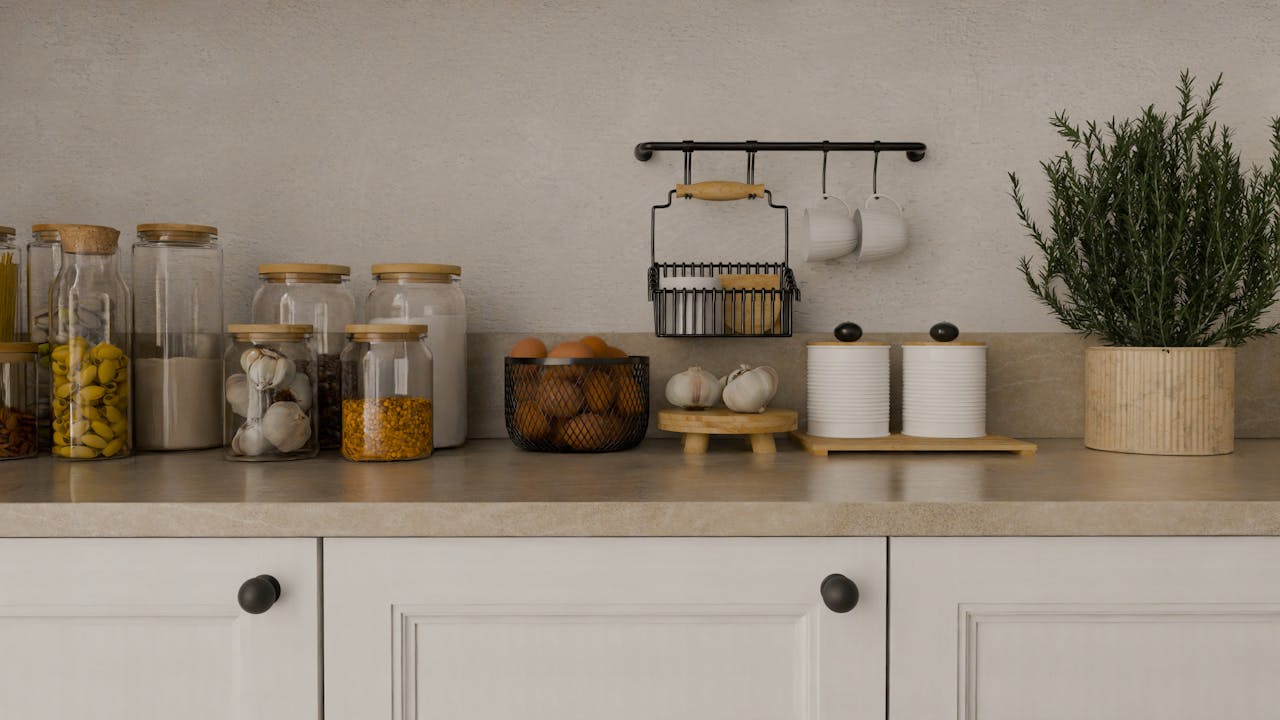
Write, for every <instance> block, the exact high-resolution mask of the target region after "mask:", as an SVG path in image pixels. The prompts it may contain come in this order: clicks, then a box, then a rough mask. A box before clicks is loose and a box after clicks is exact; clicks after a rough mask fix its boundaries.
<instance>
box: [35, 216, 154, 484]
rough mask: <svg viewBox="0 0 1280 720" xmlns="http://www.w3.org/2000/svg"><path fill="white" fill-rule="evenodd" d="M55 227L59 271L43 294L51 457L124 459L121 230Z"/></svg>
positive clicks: (125, 305) (125, 294) (125, 316)
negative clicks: (118, 251)
mask: <svg viewBox="0 0 1280 720" xmlns="http://www.w3.org/2000/svg"><path fill="white" fill-rule="evenodd" d="M54 227H55V228H56V230H57V232H58V234H59V237H60V239H61V243H62V266H61V267H60V268H59V270H58V276H57V277H56V278H55V279H54V281H53V287H52V288H51V289H50V291H49V306H50V307H49V310H50V324H49V327H50V344H51V347H52V349H51V350H50V352H49V359H50V367H51V376H52V383H51V385H52V392H51V397H50V399H49V402H50V407H51V410H52V415H53V423H52V425H53V454H54V455H55V456H57V457H60V458H66V459H70V460H102V459H108V458H121V457H128V456H129V454H130V453H131V452H132V450H133V443H132V441H131V430H132V428H131V426H130V419H129V409H130V404H129V400H130V392H129V388H130V382H129V372H130V367H129V350H130V334H129V324H130V318H129V308H130V302H129V287H128V286H127V285H126V284H125V282H124V278H123V277H121V276H120V269H119V267H118V265H117V263H116V244H117V242H118V241H119V238H120V231H119V230H116V229H114V228H109V227H100V226H97V225H57V226H54Z"/></svg>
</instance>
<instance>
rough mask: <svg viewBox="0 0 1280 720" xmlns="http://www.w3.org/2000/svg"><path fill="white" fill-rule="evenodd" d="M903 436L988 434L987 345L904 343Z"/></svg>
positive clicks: (937, 436) (968, 343)
mask: <svg viewBox="0 0 1280 720" xmlns="http://www.w3.org/2000/svg"><path fill="white" fill-rule="evenodd" d="M902 434H903V435H913V436H915V437H934V438H976V437H983V436H985V435H986V434H987V345H986V343H977V342H950V343H941V342H918V343H903V345H902Z"/></svg>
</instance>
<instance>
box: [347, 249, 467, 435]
mask: <svg viewBox="0 0 1280 720" xmlns="http://www.w3.org/2000/svg"><path fill="white" fill-rule="evenodd" d="M371 270H372V272H373V277H374V279H375V280H376V281H377V284H376V285H375V286H374V288H373V290H372V291H370V293H369V299H368V300H367V301H366V302H365V317H367V318H368V321H369V322H371V323H388V322H391V323H414V324H426V325H430V326H431V335H430V337H429V338H428V339H427V346H428V347H429V348H430V349H431V354H432V357H433V358H434V365H435V369H434V370H433V375H434V377H433V379H432V388H433V391H434V393H435V398H434V399H433V405H432V410H433V416H434V419H433V420H432V424H433V426H434V427H433V428H432V438H433V440H434V442H435V446H436V447H437V448H448V447H456V446H458V445H461V444H463V443H465V442H466V441H467V301H466V298H465V297H464V296H463V294H462V282H461V280H460V277H461V275H462V268H461V267H459V266H458V265H434V264H427V263H387V264H380V265H374V266H373V267H372V268H371Z"/></svg>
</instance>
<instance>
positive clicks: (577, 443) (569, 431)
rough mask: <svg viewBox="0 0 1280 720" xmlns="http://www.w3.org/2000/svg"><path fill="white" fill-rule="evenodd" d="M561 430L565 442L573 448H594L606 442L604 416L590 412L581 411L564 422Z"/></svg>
mask: <svg viewBox="0 0 1280 720" xmlns="http://www.w3.org/2000/svg"><path fill="white" fill-rule="evenodd" d="M562 432H563V434H564V439H565V442H567V443H568V444H569V447H571V448H573V449H574V450H595V449H596V448H599V447H601V446H602V445H604V444H605V443H606V442H608V437H607V436H606V433H605V420H604V418H602V417H600V416H599V415H592V414H591V413H583V414H581V415H579V416H577V417H575V418H574V419H572V420H570V421H569V422H567V423H565V425H564V428H563V429H562Z"/></svg>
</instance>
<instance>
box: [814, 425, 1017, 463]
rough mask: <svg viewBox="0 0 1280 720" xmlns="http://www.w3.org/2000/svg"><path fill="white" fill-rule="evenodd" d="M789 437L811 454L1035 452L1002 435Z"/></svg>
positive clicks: (900, 434)
mask: <svg viewBox="0 0 1280 720" xmlns="http://www.w3.org/2000/svg"><path fill="white" fill-rule="evenodd" d="M791 439H792V440H795V441H796V442H797V443H799V444H800V445H801V446H802V447H803V448H804V449H805V450H807V451H809V452H810V453H811V454H813V455H819V456H825V455H826V454H827V453H830V452H1012V453H1017V454H1019V455H1022V456H1024V457H1027V456H1031V455H1035V454H1036V444H1035V443H1033V442H1027V441H1026V440H1015V439H1014V438H1010V437H1005V436H1003V435H987V436H986V437H980V438H925V437H913V436H911V435H903V434H902V433H894V434H892V435H887V436H885V437H878V438H825V437H817V436H815V435H809V434H808V433H805V432H801V431H800V430H795V431H792V433H791Z"/></svg>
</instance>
